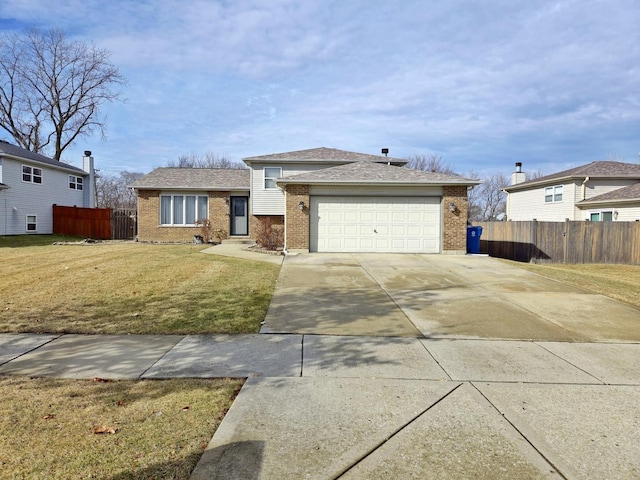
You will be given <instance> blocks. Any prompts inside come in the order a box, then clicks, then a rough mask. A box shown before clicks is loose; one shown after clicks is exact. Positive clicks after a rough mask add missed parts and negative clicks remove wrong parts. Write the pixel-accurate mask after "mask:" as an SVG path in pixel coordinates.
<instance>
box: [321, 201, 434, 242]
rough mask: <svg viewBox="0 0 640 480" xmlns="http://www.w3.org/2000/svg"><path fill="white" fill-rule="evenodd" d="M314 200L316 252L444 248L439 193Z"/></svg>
mask: <svg viewBox="0 0 640 480" xmlns="http://www.w3.org/2000/svg"><path fill="white" fill-rule="evenodd" d="M310 204H311V212H310V213H311V218H310V221H311V224H310V232H309V233H310V243H311V245H310V250H311V251H312V252H402V253H439V252H440V197H323V196H313V197H311V199H310Z"/></svg>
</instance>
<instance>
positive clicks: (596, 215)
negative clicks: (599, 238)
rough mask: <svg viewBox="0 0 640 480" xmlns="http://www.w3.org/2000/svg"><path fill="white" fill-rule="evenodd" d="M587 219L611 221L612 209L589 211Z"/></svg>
mask: <svg viewBox="0 0 640 480" xmlns="http://www.w3.org/2000/svg"><path fill="white" fill-rule="evenodd" d="M589 220H591V221H592V222H613V210H601V211H599V212H591V213H590V214H589Z"/></svg>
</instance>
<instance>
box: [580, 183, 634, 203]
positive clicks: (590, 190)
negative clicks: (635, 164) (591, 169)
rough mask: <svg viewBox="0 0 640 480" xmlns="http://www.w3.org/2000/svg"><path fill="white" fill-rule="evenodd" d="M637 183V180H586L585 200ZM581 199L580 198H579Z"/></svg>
mask: <svg viewBox="0 0 640 480" xmlns="http://www.w3.org/2000/svg"><path fill="white" fill-rule="evenodd" d="M636 183H638V182H637V180H615V181H612V180H595V181H589V182H587V188H586V189H585V200H589V199H591V198H593V197H597V196H598V195H603V194H605V193H609V192H611V191H613V190H618V189H620V188H623V187H628V186H629V185H634V184H636ZM580 200H582V198H580Z"/></svg>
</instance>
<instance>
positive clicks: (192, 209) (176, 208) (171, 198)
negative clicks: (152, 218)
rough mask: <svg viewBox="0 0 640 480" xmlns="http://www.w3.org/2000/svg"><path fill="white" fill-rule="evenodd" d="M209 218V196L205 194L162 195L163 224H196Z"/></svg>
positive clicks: (161, 214)
mask: <svg viewBox="0 0 640 480" xmlns="http://www.w3.org/2000/svg"><path fill="white" fill-rule="evenodd" d="M207 218H209V197H207V196H205V195H160V224H161V225H195V224H196V221H198V220H205V219H207Z"/></svg>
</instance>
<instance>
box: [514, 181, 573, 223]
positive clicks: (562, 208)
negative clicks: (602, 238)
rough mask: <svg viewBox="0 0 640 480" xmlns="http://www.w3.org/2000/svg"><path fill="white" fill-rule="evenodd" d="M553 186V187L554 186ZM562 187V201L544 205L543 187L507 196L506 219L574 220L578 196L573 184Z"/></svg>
mask: <svg viewBox="0 0 640 480" xmlns="http://www.w3.org/2000/svg"><path fill="white" fill-rule="evenodd" d="M555 185H556V184H554V185H553V186H555ZM558 185H563V192H562V201H561V202H552V203H546V202H545V201H544V196H545V188H546V187H548V186H550V185H547V186H544V187H539V188H535V189H532V190H521V191H516V192H511V193H510V194H509V201H508V210H507V219H508V220H513V221H527V220H533V219H534V218H535V219H536V220H539V221H541V222H564V221H565V220H566V219H567V218H568V219H569V220H576V218H575V217H576V215H577V214H579V213H577V212H576V211H577V209H576V208H575V202H576V201H577V200H576V195H579V194H580V191H579V189H577V188H576V184H575V183H566V184H558Z"/></svg>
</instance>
